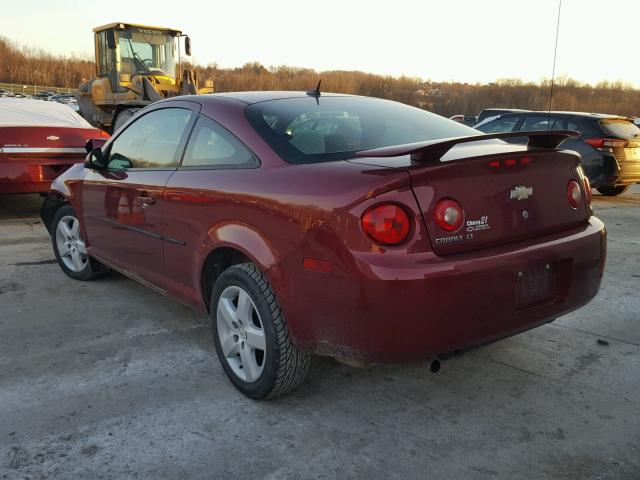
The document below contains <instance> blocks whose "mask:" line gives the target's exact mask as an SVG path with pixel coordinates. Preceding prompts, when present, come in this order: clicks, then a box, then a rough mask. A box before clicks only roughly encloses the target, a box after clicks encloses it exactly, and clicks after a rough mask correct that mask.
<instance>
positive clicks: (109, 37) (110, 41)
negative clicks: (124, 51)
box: [107, 30, 116, 50]
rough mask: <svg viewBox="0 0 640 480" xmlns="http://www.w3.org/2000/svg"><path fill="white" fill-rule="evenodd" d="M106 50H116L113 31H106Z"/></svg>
mask: <svg viewBox="0 0 640 480" xmlns="http://www.w3.org/2000/svg"><path fill="white" fill-rule="evenodd" d="M107 48H108V49H109V50H115V48H116V32H114V31H113V30H107Z"/></svg>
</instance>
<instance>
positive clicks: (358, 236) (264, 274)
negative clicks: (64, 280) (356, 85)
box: [42, 92, 606, 398]
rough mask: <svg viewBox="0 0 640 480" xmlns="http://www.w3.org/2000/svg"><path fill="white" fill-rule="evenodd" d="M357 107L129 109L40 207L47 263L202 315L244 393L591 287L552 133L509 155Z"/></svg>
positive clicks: (220, 104)
mask: <svg viewBox="0 0 640 480" xmlns="http://www.w3.org/2000/svg"><path fill="white" fill-rule="evenodd" d="M509 135H510V134H504V133H503V134H494V135H482V134H480V132H478V131H476V130H473V129H470V128H468V127H465V126H463V125H460V124H459V123H456V122H453V121H450V120H447V119H445V118H442V117H440V116H437V115H434V114H431V113H429V112H426V111H423V110H420V109H416V108H413V107H409V106H406V105H403V104H399V103H396V102H391V101H386V100H380V99H375V98H363V97H355V96H347V95H335V94H321V95H319V94H318V93H317V92H308V93H307V94H305V93H299V92H250V93H225V94H215V95H206V96H190V97H177V98H174V99H169V100H163V101H160V102H157V103H154V104H153V105H151V106H149V107H147V108H145V109H144V110H142V111H141V112H140V113H139V114H138V115H136V116H135V117H134V118H132V119H131V120H130V121H129V122H128V124H126V125H125V126H124V127H123V128H122V129H121V130H119V131H118V132H117V133H116V134H115V135H114V136H113V137H112V138H111V139H110V140H109V141H107V142H106V144H104V145H103V146H102V147H101V148H96V149H94V150H93V151H92V152H91V153H90V154H89V155H88V157H87V163H86V164H85V166H84V167H83V166H81V165H78V166H75V167H73V168H71V169H70V170H69V171H68V172H66V173H65V174H64V175H62V176H61V177H59V178H58V179H57V180H56V181H55V182H54V183H53V186H52V189H51V191H50V193H49V195H48V197H47V199H46V201H45V203H44V205H43V210H42V217H43V219H44V222H45V224H46V225H47V228H48V229H49V231H50V233H51V236H52V243H53V249H54V252H55V255H56V258H57V259H58V262H59V263H60V267H61V268H62V270H63V271H64V272H65V273H66V274H67V275H69V276H70V277H72V278H75V279H78V280H89V279H91V278H94V277H96V276H99V275H102V274H104V273H106V272H108V271H109V270H110V269H114V270H117V271H120V272H122V273H124V274H125V275H128V276H130V277H131V278H133V279H135V280H138V281H140V282H142V283H144V284H145V285H147V286H149V287H151V288H154V289H155V290H157V291H159V292H161V293H163V294H166V295H168V296H170V297H172V298H174V299H176V300H178V301H180V302H182V303H184V304H186V305H188V306H190V307H192V308H194V309H196V310H199V311H201V312H203V313H204V312H208V313H209V315H210V317H211V325H212V329H213V337H214V341H215V346H216V349H217V353H218V357H219V359H220V362H221V364H222V367H223V368H224V370H225V372H226V374H227V375H228V377H229V378H230V380H231V381H232V382H233V384H234V385H235V386H236V387H237V388H238V389H239V390H240V391H242V392H243V393H244V394H246V395H248V396H250V397H252V398H265V397H270V396H275V395H278V394H282V393H284V392H287V391H289V390H291V389H292V388H294V387H296V386H297V385H299V384H300V383H301V382H302V381H303V379H304V377H305V376H306V374H307V371H308V369H309V361H310V355H311V354H317V355H329V356H334V357H336V358H339V359H341V360H346V361H360V362H406V361H415V360H419V359H427V358H436V357H437V356H438V355H440V354H444V353H448V352H452V351H455V350H458V349H464V348H466V347H470V346H473V345H478V344H482V343H486V342H490V341H493V340H497V339H500V338H503V337H506V336H509V335H513V334H515V333H518V332H521V331H524V330H527V329H530V328H533V327H535V326H538V325H541V324H543V323H546V322H550V321H552V320H553V319H555V318H556V317H558V316H559V315H563V314H565V313H567V312H569V311H572V310H574V309H576V308H579V307H581V306H582V305H584V304H585V303H587V302H588V301H589V300H590V299H592V298H593V297H594V296H595V295H596V293H597V292H598V289H599V286H600V282H601V279H602V272H603V268H604V262H605V251H606V235H605V229H604V226H603V224H602V222H600V220H598V219H597V218H596V217H594V216H593V212H592V210H591V205H590V199H591V197H590V194H591V190H590V187H589V184H588V181H587V179H586V177H585V176H584V173H583V172H582V169H581V167H580V164H579V158H578V156H577V154H576V153H574V152H571V151H563V150H560V149H558V148H556V147H557V146H558V145H559V144H560V143H561V142H562V141H563V140H564V139H566V138H568V137H571V136H575V135H576V133H575V132H571V131H553V132H517V135H519V136H528V137H529V143H528V145H514V144H509V143H506V142H503V141H502V140H500V139H499V138H503V137H507V136H509Z"/></svg>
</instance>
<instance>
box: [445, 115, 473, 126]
mask: <svg viewBox="0 0 640 480" xmlns="http://www.w3.org/2000/svg"><path fill="white" fill-rule="evenodd" d="M449 120H453V121H454V122H458V123H461V124H463V125H466V126H468V127H471V126H473V125H475V124H476V123H477V121H478V118H477V117H469V116H467V115H454V116H452V117H449Z"/></svg>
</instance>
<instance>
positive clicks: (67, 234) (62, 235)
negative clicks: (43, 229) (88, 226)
mask: <svg viewBox="0 0 640 480" xmlns="http://www.w3.org/2000/svg"><path fill="white" fill-rule="evenodd" d="M55 235H56V245H57V247H58V254H59V255H60V260H61V261H62V262H63V263H64V265H65V266H66V267H67V268H68V269H69V270H70V271H72V272H74V273H80V272H81V271H82V270H84V269H85V268H86V266H87V262H88V261H89V257H88V256H87V247H86V246H85V244H84V240H83V239H82V234H81V233H80V222H78V219H77V218H75V217H73V216H71V215H65V216H64V217H62V218H61V219H60V220H59V221H58V226H57V227H56V232H55Z"/></svg>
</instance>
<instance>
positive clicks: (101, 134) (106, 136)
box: [100, 130, 111, 138]
mask: <svg viewBox="0 0 640 480" xmlns="http://www.w3.org/2000/svg"><path fill="white" fill-rule="evenodd" d="M100 136H101V137H102V138H111V135H109V134H108V133H107V132H105V131H104V130H100Z"/></svg>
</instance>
